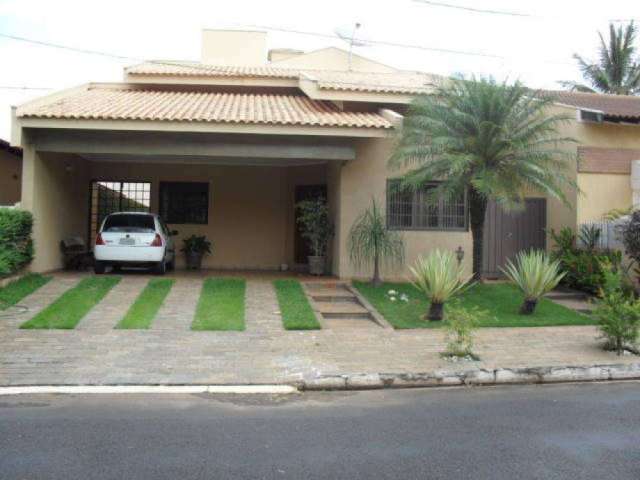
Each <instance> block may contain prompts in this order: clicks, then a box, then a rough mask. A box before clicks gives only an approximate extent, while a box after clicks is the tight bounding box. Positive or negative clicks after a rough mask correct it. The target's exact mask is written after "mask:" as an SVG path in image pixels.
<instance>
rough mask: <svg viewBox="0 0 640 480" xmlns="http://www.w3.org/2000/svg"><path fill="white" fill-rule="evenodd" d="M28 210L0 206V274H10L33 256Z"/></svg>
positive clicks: (31, 220)
mask: <svg viewBox="0 0 640 480" xmlns="http://www.w3.org/2000/svg"><path fill="white" fill-rule="evenodd" d="M32 228H33V217H32V215H31V213H30V212H26V211H24V210H14V209H9V208H0V276H7V275H11V274H12V273H14V272H16V271H18V270H19V269H20V268H22V267H23V266H25V265H26V264H28V263H29V262H30V261H31V259H32V258H33V243H32V241H31V230H32Z"/></svg>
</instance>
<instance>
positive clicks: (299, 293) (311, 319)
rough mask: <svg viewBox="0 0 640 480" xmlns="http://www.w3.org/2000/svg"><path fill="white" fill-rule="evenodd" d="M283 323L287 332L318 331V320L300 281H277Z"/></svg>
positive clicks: (274, 283)
mask: <svg viewBox="0 0 640 480" xmlns="http://www.w3.org/2000/svg"><path fill="white" fill-rule="evenodd" d="M273 286H274V287H275V289H276V296H277V297H278V304H279V305H280V313H281V315H282V323H283V324H284V328H285V329H286V330H318V329H320V328H321V326H320V324H319V323H318V319H317V318H316V316H315V315H314V313H313V310H312V309H311V305H310V304H309V300H308V299H307V295H306V294H305V293H304V290H303V289H302V285H300V282H299V281H298V280H275V281H274V282H273Z"/></svg>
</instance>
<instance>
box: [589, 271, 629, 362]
mask: <svg viewBox="0 0 640 480" xmlns="http://www.w3.org/2000/svg"><path fill="white" fill-rule="evenodd" d="M604 276H605V283H604V286H603V288H602V291H601V299H600V300H599V301H598V306H597V308H596V309H595V311H594V313H593V314H594V316H595V317H596V318H597V319H598V322H599V325H598V326H599V329H600V332H601V334H602V337H603V338H605V339H606V344H605V349H607V350H615V352H616V353H617V354H618V355H622V354H623V353H624V351H625V350H629V351H631V352H634V353H636V354H638V353H639V352H638V350H637V342H638V338H639V336H640V301H639V300H638V299H636V298H635V297H634V295H633V294H632V293H628V292H626V291H625V289H624V288H623V287H624V284H623V282H624V279H623V276H622V272H621V271H620V270H614V269H613V268H611V266H606V267H605V271H604Z"/></svg>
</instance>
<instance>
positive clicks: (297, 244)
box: [294, 185, 327, 264]
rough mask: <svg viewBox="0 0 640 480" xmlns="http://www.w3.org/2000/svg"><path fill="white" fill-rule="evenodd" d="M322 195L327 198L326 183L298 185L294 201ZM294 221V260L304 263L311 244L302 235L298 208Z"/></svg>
mask: <svg viewBox="0 0 640 480" xmlns="http://www.w3.org/2000/svg"><path fill="white" fill-rule="evenodd" d="M318 197H322V198H324V199H325V200H326V199H327V186H326V185H298V186H297V187H296V192H295V202H296V205H297V204H298V202H302V201H303V200H313V199H315V198H318ZM294 221H295V241H294V249H295V262H296V263H297V264H306V263H307V257H308V256H309V255H311V254H312V252H311V245H310V243H309V241H308V240H307V239H306V238H304V237H303V236H302V230H301V228H300V224H299V223H298V209H296V213H295V215H294Z"/></svg>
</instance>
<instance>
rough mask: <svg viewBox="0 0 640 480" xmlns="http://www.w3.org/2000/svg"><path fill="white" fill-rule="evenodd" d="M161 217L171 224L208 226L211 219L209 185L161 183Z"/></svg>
mask: <svg viewBox="0 0 640 480" xmlns="http://www.w3.org/2000/svg"><path fill="white" fill-rule="evenodd" d="M160 216H161V217H162V219H163V220H164V221H165V222H167V223H169V224H172V223H193V224H201V225H206V224H207V222H208V218H209V184H208V183H196V182H160Z"/></svg>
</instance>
